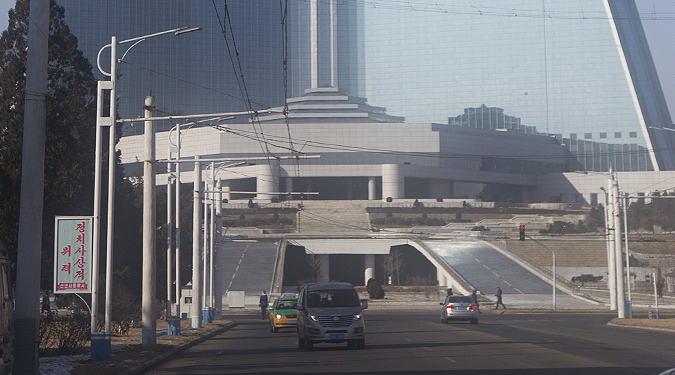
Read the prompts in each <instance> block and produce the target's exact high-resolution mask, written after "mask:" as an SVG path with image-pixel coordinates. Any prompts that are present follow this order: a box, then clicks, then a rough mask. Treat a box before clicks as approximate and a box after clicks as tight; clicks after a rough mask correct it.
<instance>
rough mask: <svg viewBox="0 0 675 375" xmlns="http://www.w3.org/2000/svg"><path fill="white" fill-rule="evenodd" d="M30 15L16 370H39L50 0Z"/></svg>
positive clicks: (40, 0)
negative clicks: (39, 296) (39, 297)
mask: <svg viewBox="0 0 675 375" xmlns="http://www.w3.org/2000/svg"><path fill="white" fill-rule="evenodd" d="M29 18H30V23H29V27H28V57H27V63H26V93H25V98H24V100H25V105H24V118H23V150H22V154H21V155H22V162H21V198H20V199H21V201H20V209H19V210H20V211H19V247H18V251H17V272H16V319H14V327H13V328H14V332H15V337H14V358H15V361H14V374H39V368H38V365H39V354H38V342H39V340H38V327H39V319H38V318H39V314H40V302H39V299H38V295H39V293H40V265H41V258H42V254H41V251H42V208H43V201H44V161H45V128H46V124H47V104H46V98H47V61H48V55H47V51H48V43H47V42H48V40H47V39H48V38H47V37H48V35H49V1H47V0H33V1H31V2H30V17H29ZM93 259H95V258H93ZM93 259H92V260H93ZM10 303H11V302H10Z"/></svg>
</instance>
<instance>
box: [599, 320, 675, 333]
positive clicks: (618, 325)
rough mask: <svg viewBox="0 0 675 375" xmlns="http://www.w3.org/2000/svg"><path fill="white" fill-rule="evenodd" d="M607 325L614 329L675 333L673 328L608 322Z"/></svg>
mask: <svg viewBox="0 0 675 375" xmlns="http://www.w3.org/2000/svg"><path fill="white" fill-rule="evenodd" d="M607 325H608V326H612V327H623V328H638V329H645V330H648V331H660V332H675V329H672V328H661V327H646V326H626V325H623V324H616V323H612V322H607Z"/></svg>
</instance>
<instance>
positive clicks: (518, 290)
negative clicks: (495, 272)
mask: <svg viewBox="0 0 675 375" xmlns="http://www.w3.org/2000/svg"><path fill="white" fill-rule="evenodd" d="M513 289H515V290H516V291H517V292H518V293H520V294H525V293H523V292H521V291H520V289H518V288H513Z"/></svg>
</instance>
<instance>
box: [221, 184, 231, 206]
mask: <svg viewBox="0 0 675 375" xmlns="http://www.w3.org/2000/svg"><path fill="white" fill-rule="evenodd" d="M221 183H222V184H223V197H222V199H221V200H220V201H221V202H222V201H223V199H227V201H228V202H229V201H230V200H231V199H232V196H231V195H230V190H232V188H231V187H230V184H231V183H232V181H230V180H224V181H222V182H221Z"/></svg>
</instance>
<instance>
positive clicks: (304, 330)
mask: <svg viewBox="0 0 675 375" xmlns="http://www.w3.org/2000/svg"><path fill="white" fill-rule="evenodd" d="M296 307H297V310H298V325H297V329H298V347H299V348H301V349H303V348H304V349H306V350H312V348H313V347H314V344H318V343H323V342H331V343H339V342H347V345H348V346H349V347H350V348H357V349H363V348H364V345H365V340H366V332H365V328H366V326H365V323H364V320H363V312H362V310H363V309H367V308H368V302H367V301H363V302H361V301H360V300H359V295H358V293H357V292H356V290H355V289H354V286H353V285H352V284H349V283H313V284H305V285H303V286H302V287H300V293H299V295H298V303H297V305H296Z"/></svg>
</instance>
